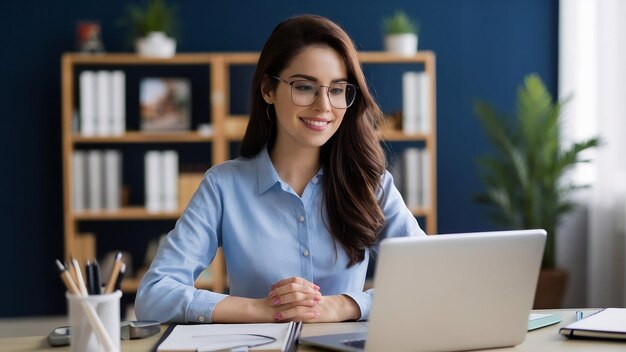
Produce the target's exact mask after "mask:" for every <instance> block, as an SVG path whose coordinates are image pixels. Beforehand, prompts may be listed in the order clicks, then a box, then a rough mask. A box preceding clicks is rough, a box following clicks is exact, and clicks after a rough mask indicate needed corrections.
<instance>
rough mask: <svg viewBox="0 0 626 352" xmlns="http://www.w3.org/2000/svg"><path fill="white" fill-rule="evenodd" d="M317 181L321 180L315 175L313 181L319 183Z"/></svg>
mask: <svg viewBox="0 0 626 352" xmlns="http://www.w3.org/2000/svg"><path fill="white" fill-rule="evenodd" d="M317 182H319V181H318V178H317V176H315V177H313V183H314V184H317Z"/></svg>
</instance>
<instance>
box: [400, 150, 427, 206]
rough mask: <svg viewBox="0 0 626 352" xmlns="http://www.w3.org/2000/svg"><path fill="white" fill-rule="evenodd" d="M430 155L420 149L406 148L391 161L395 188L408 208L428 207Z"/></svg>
mask: <svg viewBox="0 0 626 352" xmlns="http://www.w3.org/2000/svg"><path fill="white" fill-rule="evenodd" d="M430 157H431V156H430V154H429V151H428V150H426V149H422V148H407V149H406V150H404V152H403V153H402V154H401V155H400V156H398V157H396V158H394V159H393V160H392V161H391V167H390V172H391V174H392V176H393V179H394V184H395V186H396V188H397V189H398V190H399V191H400V193H401V194H402V198H403V199H404V202H405V203H406V205H407V207H409V208H426V207H429V206H430V192H431V191H432V190H431V189H430V170H431V167H430Z"/></svg>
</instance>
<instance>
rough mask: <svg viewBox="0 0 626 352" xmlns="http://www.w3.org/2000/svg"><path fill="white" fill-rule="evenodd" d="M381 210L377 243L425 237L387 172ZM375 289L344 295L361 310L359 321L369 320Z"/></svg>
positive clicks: (384, 179) (374, 251)
mask: <svg viewBox="0 0 626 352" xmlns="http://www.w3.org/2000/svg"><path fill="white" fill-rule="evenodd" d="M381 192H382V194H381V196H382V202H381V205H382V210H383V213H384V214H385V226H384V227H383V228H382V230H381V233H380V236H379V243H380V241H381V240H382V239H384V238H387V237H404V236H426V233H424V231H423V230H422V229H421V228H420V226H419V224H418V223H417V220H416V219H415V216H413V214H412V213H411V211H410V210H409V209H408V208H407V207H406V204H405V203H404V200H403V199H402V195H400V192H399V191H398V189H397V188H396V186H395V185H394V183H393V177H392V176H391V174H390V173H389V172H388V171H385V174H384V175H383V182H382V187H381ZM377 252H378V243H377V244H376V246H375V248H372V252H371V253H373V255H376V253H377ZM374 293H375V289H369V290H367V291H362V292H346V293H345V295H347V296H349V297H350V298H352V299H353V300H354V301H355V302H356V303H357V304H358V305H359V308H360V309H361V318H360V320H367V319H369V315H370V309H371V307H372V299H373V298H374Z"/></svg>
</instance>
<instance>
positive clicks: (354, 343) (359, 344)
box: [341, 339, 365, 349]
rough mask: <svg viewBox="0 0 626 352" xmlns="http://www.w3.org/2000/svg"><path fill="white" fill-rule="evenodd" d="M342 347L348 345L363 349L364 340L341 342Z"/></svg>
mask: <svg viewBox="0 0 626 352" xmlns="http://www.w3.org/2000/svg"><path fill="white" fill-rule="evenodd" d="M341 343H343V344H344V345H348V346H350V347H354V348H361V349H363V348H365V339H357V340H343V341H341Z"/></svg>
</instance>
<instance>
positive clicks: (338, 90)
mask: <svg viewBox="0 0 626 352" xmlns="http://www.w3.org/2000/svg"><path fill="white" fill-rule="evenodd" d="M329 90H330V94H332V95H341V94H343V93H344V92H345V89H344V88H343V87H330V89H329Z"/></svg>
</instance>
